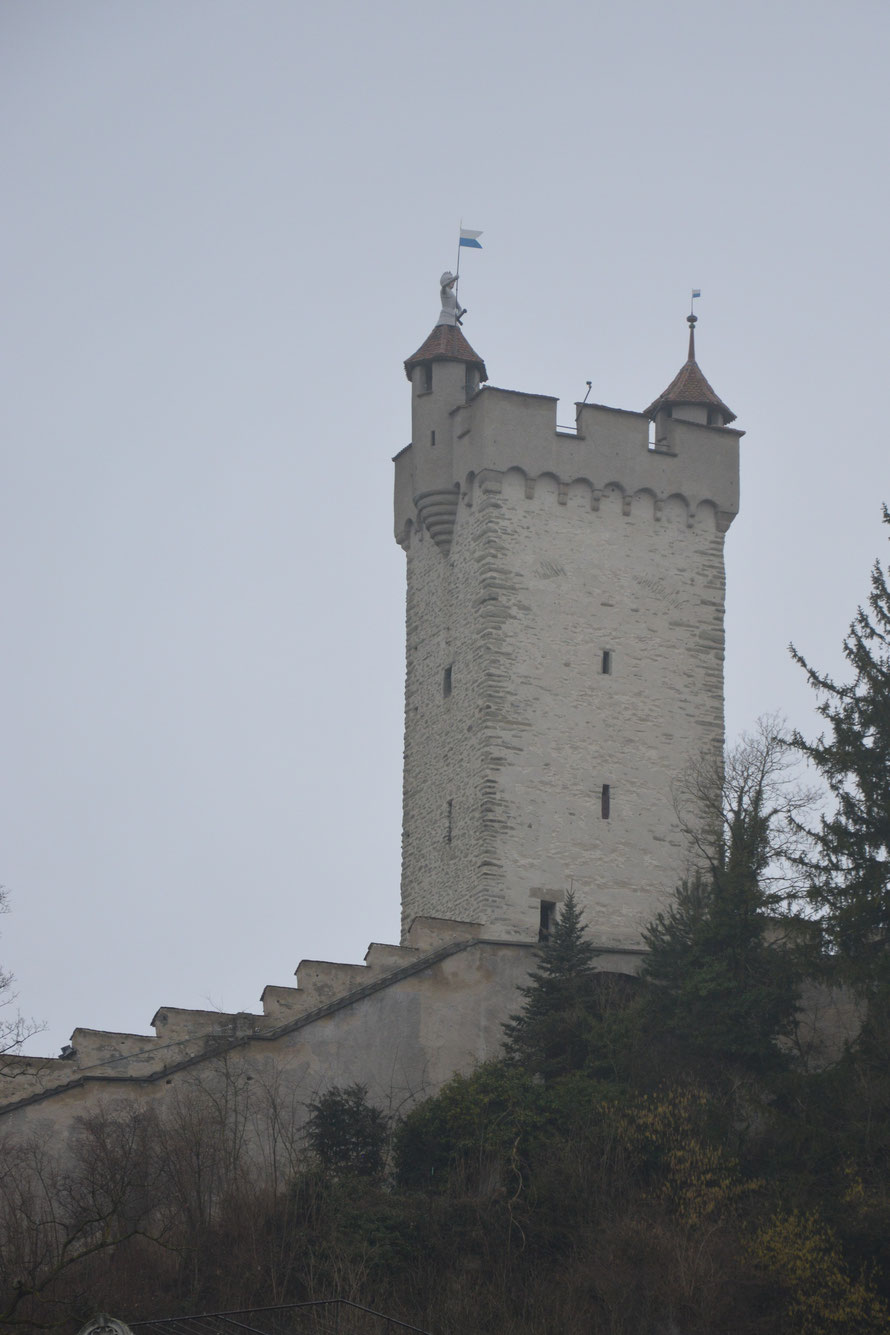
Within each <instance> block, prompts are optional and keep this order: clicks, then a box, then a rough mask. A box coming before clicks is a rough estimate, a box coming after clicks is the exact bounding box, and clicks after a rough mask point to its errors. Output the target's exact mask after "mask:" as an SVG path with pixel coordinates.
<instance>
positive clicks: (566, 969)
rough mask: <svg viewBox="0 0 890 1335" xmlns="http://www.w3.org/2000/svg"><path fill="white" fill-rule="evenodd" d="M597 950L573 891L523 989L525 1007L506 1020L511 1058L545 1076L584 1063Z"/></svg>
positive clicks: (576, 1067) (508, 1049) (554, 1074)
mask: <svg viewBox="0 0 890 1335" xmlns="http://www.w3.org/2000/svg"><path fill="white" fill-rule="evenodd" d="M596 954H597V951H596V949H595V947H594V946H593V943H592V942H591V941H590V940H589V938H588V936H587V929H586V926H585V924H584V915H583V913H582V911H581V909H580V908H579V907H578V905H577V903H576V901H575V896H574V894H573V893H572V892H571V891H570V892H569V893H568V894H567V895H566V898H565V903H564V904H563V906H562V911H561V912H560V914H559V915H558V917H557V918H556V921H555V923H554V926H553V927H552V929H551V932H550V937H549V939H548V940H547V941H546V942H544V943H543V945H542V949H541V951H540V956H539V962H538V965H537V968H535V969H534V970H533V971H532V972H531V973H530V974H529V981H528V983H527V985H526V986H525V987H522V988H520V989H519V990H520V993H521V994H522V996H523V998H524V1004H523V1007H522V1009H521V1010H520V1011H519V1012H518V1014H516V1015H513V1016H511V1018H510V1020H509V1021H508V1022H507V1023H506V1024H505V1025H504V1032H505V1034H506V1036H507V1042H506V1054H507V1056H508V1057H509V1058H511V1059H512V1060H515V1061H519V1062H521V1063H522V1064H523V1065H524V1066H526V1067H528V1068H529V1069H530V1070H532V1071H534V1072H536V1073H539V1074H541V1075H543V1076H544V1077H545V1078H550V1077H554V1076H558V1075H564V1074H566V1073H567V1072H569V1071H574V1070H578V1069H580V1067H582V1066H583V1064H584V1059H585V1056H586V1053H587V1036H588V1033H589V1028H590V1021H591V1013H592V1007H593V1003H594V994H595V989H596V981H595V980H596V978H597V976H598V975H597V972H596V970H595V968H594V964H593V961H594V959H595V957H596Z"/></svg>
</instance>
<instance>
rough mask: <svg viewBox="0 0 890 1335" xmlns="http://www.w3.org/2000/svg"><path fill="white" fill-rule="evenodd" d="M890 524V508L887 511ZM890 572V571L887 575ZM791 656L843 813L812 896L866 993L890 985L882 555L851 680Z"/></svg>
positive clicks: (816, 838)
mask: <svg viewBox="0 0 890 1335" xmlns="http://www.w3.org/2000/svg"><path fill="white" fill-rule="evenodd" d="M883 521H884V523H885V524H890V511H888V509H887V506H886V505H885V506H884V508H883ZM888 573H890V572H888ZM791 653H792V655H793V657H794V659H795V661H796V662H798V663H799V664H800V665H801V667H802V668H803V669H804V671H805V672H806V674H807V677H808V679H809V683H810V685H811V686H812V687H813V689H814V690H815V691H816V692H817V693H818V694H819V696H820V697H821V699H820V703H819V706H818V710H819V713H820V714H821V715H822V717H823V718H824V719H825V720H826V722H827V723H828V730H827V733H823V734H822V735H821V736H820V737H818V738H817V739H816V740H815V741H814V742H808V741H807V740H806V739H805V738H804V737H802V736H801V735H800V733H795V735H794V738H793V744H794V745H795V746H796V747H797V748H798V750H800V751H801V752H803V754H804V755H805V756H806V757H807V759H808V760H810V761H811V762H812V764H813V765H815V767H816V769H817V770H818V771H819V773H820V774H821V776H822V778H823V779H824V780H825V782H826V784H827V786H828V788H829V791H830V793H831V796H832V798H833V799H834V810H833V812H832V813H831V814H830V815H825V816H823V817H822V820H821V822H820V824H819V826H818V828H817V829H816V830H814V831H811V832H810V834H811V838H812V853H811V854H810V855H809V856H808V857H807V858H806V859H805V866H806V869H807V872H808V874H809V882H810V886H809V895H810V900H811V902H812V904H813V905H814V907H815V908H816V909H817V911H818V912H819V913H820V915H821V918H822V924H823V928H824V933H825V937H826V940H827V943H828V945H829V947H830V949H831V950H832V951H834V952H836V954H837V956H838V957H839V959H840V960H841V961H842V963H843V964H844V965H845V967H846V972H847V976H848V977H849V978H850V980H851V981H852V982H853V983H854V984H855V985H856V986H857V987H858V989H859V990H860V991H861V992H862V993H863V994H864V995H866V996H870V997H875V996H876V995H877V994H878V993H879V992H883V993H886V992H887V991H888V990H890V960H888V952H887V946H888V938H890V586H888V581H887V573H885V571H884V570H883V569H882V568H881V563H880V561H876V562H875V565H874V568H873V570H872V573H871V593H870V594H869V597H868V603H867V606H866V607H865V608H862V607H860V608H859V609H858V611H857V613H856V616H855V617H854V619H853V621H852V623H851V625H850V629H849V632H848V633H847V636H846V638H845V639H844V655H845V657H846V659H847V662H848V663H849V664H850V667H851V668H852V679H851V680H850V681H849V682H846V683H837V682H835V681H834V680H833V678H831V677H829V676H827V675H823V674H822V673H819V672H817V671H816V670H815V669H814V668H812V667H810V665H809V663H807V662H806V660H805V659H804V657H803V656H802V654H800V653H798V652H797V650H796V649H795V648H794V647H793V646H792V648H791Z"/></svg>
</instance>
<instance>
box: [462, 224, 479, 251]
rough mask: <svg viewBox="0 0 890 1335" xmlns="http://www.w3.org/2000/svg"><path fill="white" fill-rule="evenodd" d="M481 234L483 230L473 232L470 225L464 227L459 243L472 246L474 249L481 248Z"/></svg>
mask: <svg viewBox="0 0 890 1335" xmlns="http://www.w3.org/2000/svg"><path fill="white" fill-rule="evenodd" d="M481 235H482V233H481V232H473V231H471V229H470V228H469V227H462V228H461V229H460V242H459V244H460V245H461V246H472V247H473V249H474V250H481V249H482V242H481V241H480V240H479V237H480V236H481Z"/></svg>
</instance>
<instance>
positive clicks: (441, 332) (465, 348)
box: [405, 324, 488, 380]
mask: <svg viewBox="0 0 890 1335" xmlns="http://www.w3.org/2000/svg"><path fill="white" fill-rule="evenodd" d="M424 362H467V363H468V364H469V365H471V366H476V367H478V369H479V379H480V380H487V379H488V372H487V371H486V369H485V362H484V361H483V360H482V358H481V357H480V356H479V354H478V352H474V351H473V349H472V348H471V347H470V345H469V343H468V342H467V340H466V339H465V338H464V336H463V333H462V332H461V330H460V329H459V327H458V326H457V325H456V324H437V325H436V327H435V329H434V330H433V332H432V333H431V334H430V336H429V338H428V339H427V340H426V341H425V342H424V343H421V345H420V347H419V348H418V349H417V351H416V352H415V353H414V355H413V357H409V358H408V360H407V361H406V362H405V375H406V376H407V377H408V379H409V380H410V379H411V372H412V371H413V370H414V368H415V366H422V365H423V363H424Z"/></svg>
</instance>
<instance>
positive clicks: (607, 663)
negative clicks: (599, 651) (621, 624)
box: [603, 649, 612, 677]
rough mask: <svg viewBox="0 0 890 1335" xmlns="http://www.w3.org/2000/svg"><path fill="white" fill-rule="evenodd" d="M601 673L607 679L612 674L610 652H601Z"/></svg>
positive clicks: (605, 650) (608, 650) (609, 650)
mask: <svg viewBox="0 0 890 1335" xmlns="http://www.w3.org/2000/svg"><path fill="white" fill-rule="evenodd" d="M603 672H604V674H605V675H606V676H607V677H608V676H611V673H612V650H611V649H604V650H603Z"/></svg>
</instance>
